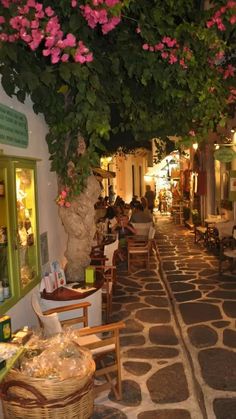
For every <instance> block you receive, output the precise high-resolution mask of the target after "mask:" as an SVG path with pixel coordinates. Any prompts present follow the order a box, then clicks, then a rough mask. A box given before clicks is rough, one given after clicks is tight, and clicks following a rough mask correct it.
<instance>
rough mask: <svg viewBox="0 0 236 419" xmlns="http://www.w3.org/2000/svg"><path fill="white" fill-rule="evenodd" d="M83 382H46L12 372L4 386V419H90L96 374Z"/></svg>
mask: <svg viewBox="0 0 236 419" xmlns="http://www.w3.org/2000/svg"><path fill="white" fill-rule="evenodd" d="M94 371H95V364H94V362H93V361H91V369H90V373H89V374H88V375H87V376H86V377H84V378H82V379H80V378H76V377H72V378H69V379H67V380H63V381H59V380H56V379H55V380H46V379H42V378H34V377H29V376H26V375H24V374H22V373H21V372H20V371H18V370H15V369H12V370H11V371H10V372H9V374H8V375H7V377H6V379H5V381H4V383H3V384H2V389H1V393H2V394H1V396H2V404H3V411H4V418H5V419H13V418H14V419H23V418H24V419H31V418H38V419H44V418H45V419H46V418H47V419H65V418H66V419H88V418H90V416H91V415H92V413H93V401H94V397H93V374H94Z"/></svg>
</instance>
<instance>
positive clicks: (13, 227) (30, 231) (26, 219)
mask: <svg viewBox="0 0 236 419" xmlns="http://www.w3.org/2000/svg"><path fill="white" fill-rule="evenodd" d="M37 221H38V217H37V205H36V161H35V160H31V159H26V158H16V157H10V156H0V314H3V313H5V312H6V310H8V309H9V308H10V307H11V306H12V305H14V304H15V303H16V302H17V301H18V300H19V299H20V298H22V297H23V296H24V295H25V294H27V293H28V292H29V290H30V289H31V288H33V287H34V286H35V285H36V283H37V282H38V281H39V278H40V274H39V245H38V237H39V235H38V227H37Z"/></svg>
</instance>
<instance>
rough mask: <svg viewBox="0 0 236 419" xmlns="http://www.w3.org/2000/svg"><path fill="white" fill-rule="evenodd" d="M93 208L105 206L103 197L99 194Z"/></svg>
mask: <svg viewBox="0 0 236 419" xmlns="http://www.w3.org/2000/svg"><path fill="white" fill-rule="evenodd" d="M94 208H95V209H98V208H106V205H105V202H104V199H103V197H102V196H99V197H98V201H97V202H96V204H95V205H94Z"/></svg>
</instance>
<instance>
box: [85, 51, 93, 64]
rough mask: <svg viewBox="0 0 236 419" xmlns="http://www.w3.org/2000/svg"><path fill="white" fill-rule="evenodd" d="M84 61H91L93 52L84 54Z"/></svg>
mask: <svg viewBox="0 0 236 419" xmlns="http://www.w3.org/2000/svg"><path fill="white" fill-rule="evenodd" d="M86 61H87V63H91V62H92V61H93V54H92V53H89V54H87V55H86Z"/></svg>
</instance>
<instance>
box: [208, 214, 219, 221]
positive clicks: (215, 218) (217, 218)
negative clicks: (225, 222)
mask: <svg viewBox="0 0 236 419" xmlns="http://www.w3.org/2000/svg"><path fill="white" fill-rule="evenodd" d="M207 218H208V219H209V220H212V221H217V220H221V219H222V216H221V215H216V214H208V216H207Z"/></svg>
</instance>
